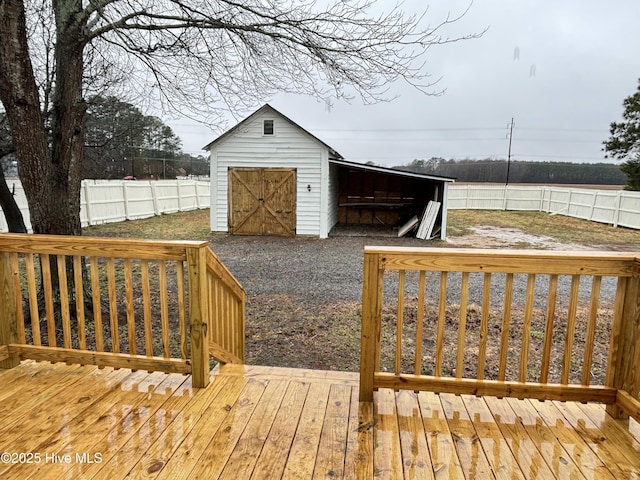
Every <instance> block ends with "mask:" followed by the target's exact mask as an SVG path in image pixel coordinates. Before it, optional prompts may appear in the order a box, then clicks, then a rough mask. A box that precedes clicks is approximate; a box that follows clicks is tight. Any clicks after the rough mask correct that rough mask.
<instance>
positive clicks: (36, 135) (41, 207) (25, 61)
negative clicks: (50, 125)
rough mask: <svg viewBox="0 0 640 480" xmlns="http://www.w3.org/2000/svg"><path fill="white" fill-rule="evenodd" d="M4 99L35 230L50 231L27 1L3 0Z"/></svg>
mask: <svg viewBox="0 0 640 480" xmlns="http://www.w3.org/2000/svg"><path fill="white" fill-rule="evenodd" d="M0 100H2V103H3V105H4V107H5V110H6V115H7V119H8V121H9V128H10V129H11V134H12V137H13V145H14V147H15V152H16V157H17V158H18V170H19V173H20V178H21V180H22V184H23V187H24V189H25V194H26V196H27V202H28V204H29V211H30V213H31V223H32V225H33V229H34V232H36V233H48V230H49V229H50V228H49V220H48V218H47V213H48V212H47V211H46V210H47V209H48V208H50V206H51V205H53V204H56V203H58V202H56V201H54V198H53V197H52V194H51V190H50V189H49V188H48V187H49V182H50V180H51V164H50V162H49V161H48V159H49V149H48V146H47V135H46V131H45V128H44V122H43V118H42V113H41V111H40V102H39V97H38V87H37V85H36V82H35V78H34V75H33V67H32V65H31V60H30V57H29V51H28V46H27V34H26V23H25V12H24V4H23V2H22V1H21V0H2V1H0Z"/></svg>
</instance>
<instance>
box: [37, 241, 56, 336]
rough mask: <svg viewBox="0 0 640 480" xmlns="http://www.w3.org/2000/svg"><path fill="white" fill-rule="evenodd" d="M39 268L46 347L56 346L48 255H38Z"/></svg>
mask: <svg viewBox="0 0 640 480" xmlns="http://www.w3.org/2000/svg"><path fill="white" fill-rule="evenodd" d="M40 267H41V269H42V289H43V290H44V311H45V314H46V315H47V342H48V346H50V347H55V346H56V319H55V316H54V309H53V290H52V288H51V264H50V263H49V255H47V254H42V255H40Z"/></svg>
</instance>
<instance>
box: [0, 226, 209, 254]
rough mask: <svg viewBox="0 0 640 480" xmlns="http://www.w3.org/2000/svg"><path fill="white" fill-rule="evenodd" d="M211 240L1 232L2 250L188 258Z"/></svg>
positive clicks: (12, 251)
mask: <svg viewBox="0 0 640 480" xmlns="http://www.w3.org/2000/svg"><path fill="white" fill-rule="evenodd" d="M208 244H209V242H207V241H189V240H169V241H167V240H146V239H131V238H103V237H82V236H67V235H34V234H17V233H1V234H0V251H4V252H10V253H44V254H49V255H80V256H87V257H92V256H95V257H113V258H139V259H146V260H185V259H186V253H185V252H186V249H187V248H201V247H205V246H207V245H208Z"/></svg>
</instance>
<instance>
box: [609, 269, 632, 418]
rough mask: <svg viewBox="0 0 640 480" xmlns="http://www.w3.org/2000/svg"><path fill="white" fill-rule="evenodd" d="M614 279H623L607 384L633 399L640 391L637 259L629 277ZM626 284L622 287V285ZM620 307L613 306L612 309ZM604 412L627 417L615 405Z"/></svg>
mask: <svg viewBox="0 0 640 480" xmlns="http://www.w3.org/2000/svg"><path fill="white" fill-rule="evenodd" d="M618 281H626V285H625V286H624V287H623V288H624V289H625V291H624V296H623V298H617V299H616V302H621V306H622V312H621V315H620V320H619V328H616V327H617V326H616V325H614V327H613V329H612V335H613V336H614V337H613V339H612V346H611V347H610V349H611V350H612V352H611V354H610V357H609V359H610V360H609V362H610V364H609V365H608V368H609V369H611V370H612V372H611V373H609V372H608V374H607V381H606V382H605V383H606V384H607V386H611V387H614V388H615V389H617V390H618V391H622V392H626V393H628V394H629V395H630V396H631V397H633V398H634V399H635V400H639V399H638V394H639V393H640V260H636V261H635V262H634V266H633V276H632V277H630V278H626V279H619V280H618ZM625 287H626V288H625ZM617 308H620V307H619V306H618V305H616V309H617ZM607 413H608V414H609V415H611V416H612V417H613V418H627V417H628V415H627V413H626V412H625V411H624V410H623V409H621V408H620V406H619V405H618V404H613V405H607Z"/></svg>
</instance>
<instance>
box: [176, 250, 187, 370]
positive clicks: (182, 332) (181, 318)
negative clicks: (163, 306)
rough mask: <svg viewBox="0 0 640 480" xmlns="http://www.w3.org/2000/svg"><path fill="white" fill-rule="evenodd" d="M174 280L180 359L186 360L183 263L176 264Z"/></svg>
mask: <svg viewBox="0 0 640 480" xmlns="http://www.w3.org/2000/svg"><path fill="white" fill-rule="evenodd" d="M176 269H177V272H176V279H177V283H178V325H179V326H180V358H182V359H183V360H186V359H187V358H188V356H187V320H186V315H185V311H186V310H185V300H184V298H185V296H184V263H183V262H182V261H179V262H176Z"/></svg>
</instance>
